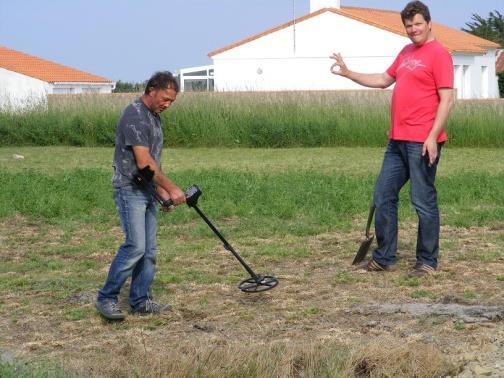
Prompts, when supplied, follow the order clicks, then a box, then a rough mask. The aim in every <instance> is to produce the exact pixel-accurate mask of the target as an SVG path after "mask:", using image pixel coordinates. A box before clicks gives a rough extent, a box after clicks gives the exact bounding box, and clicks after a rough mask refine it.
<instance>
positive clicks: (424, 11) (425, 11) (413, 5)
mask: <svg viewBox="0 0 504 378" xmlns="http://www.w3.org/2000/svg"><path fill="white" fill-rule="evenodd" d="M417 14H421V15H422V16H423V18H424V20H425V21H427V22H430V20H431V16H430V12H429V8H428V7H427V5H425V4H424V3H422V2H421V1H410V2H409V3H408V4H406V6H405V7H404V9H403V10H402V12H401V19H402V22H403V25H404V22H405V21H406V20H411V19H412V18H413V17H415V15H417Z"/></svg>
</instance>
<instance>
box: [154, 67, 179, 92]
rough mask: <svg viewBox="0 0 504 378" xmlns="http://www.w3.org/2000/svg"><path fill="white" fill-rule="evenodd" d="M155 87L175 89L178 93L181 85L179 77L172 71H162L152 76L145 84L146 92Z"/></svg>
mask: <svg viewBox="0 0 504 378" xmlns="http://www.w3.org/2000/svg"><path fill="white" fill-rule="evenodd" d="M153 89H173V90H175V92H177V93H178V92H179V90H180V87H179V83H178V80H177V78H176V77H175V76H173V74H172V73H171V72H170V71H161V72H156V73H155V74H154V75H152V76H151V78H150V79H149V81H148V82H147V85H146V86H145V94H148V93H149V92H150V91H151V90H153Z"/></svg>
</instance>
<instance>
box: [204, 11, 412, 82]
mask: <svg viewBox="0 0 504 378" xmlns="http://www.w3.org/2000/svg"><path fill="white" fill-rule="evenodd" d="M295 30H296V39H295V41H294V27H292V26H291V27H288V28H285V29H282V30H279V31H277V32H274V33H270V34H267V35H265V36H263V37H261V38H259V39H256V40H254V41H251V42H249V43H247V44H244V45H241V46H238V47H236V48H234V49H231V50H227V51H224V52H222V53H220V54H217V55H214V56H213V60H214V68H215V88H216V90H218V91H248V90H250V91H257V90H259V91H276V90H325V89H363V87H362V86H359V85H358V84H355V83H354V82H352V81H350V80H348V79H345V78H341V77H339V76H336V75H333V74H331V73H330V72H329V69H330V66H331V64H332V62H333V61H332V60H330V59H329V56H330V55H331V54H332V53H333V52H340V53H341V54H342V55H343V58H344V59H345V62H346V63H347V65H348V67H350V68H351V69H352V70H355V71H361V72H370V73H371V72H383V71H384V70H386V69H387V68H388V66H389V65H390V64H391V63H392V61H393V59H394V58H395V56H396V54H397V53H398V52H399V51H400V50H401V49H402V48H403V47H404V45H405V44H406V43H408V41H409V40H408V39H407V38H405V37H402V36H400V35H396V34H393V33H390V32H387V31H384V30H382V29H379V28H376V27H374V26H371V25H368V24H365V23H361V22H357V21H355V20H353V19H350V18H347V17H342V16H340V15H338V14H335V13H331V12H325V13H322V14H320V15H318V16H316V17H312V18H309V19H307V20H305V21H303V22H300V23H298V24H297V25H296V26H295ZM348 30H352V32H351V33H348V32H346V31H348ZM342 31H345V32H342Z"/></svg>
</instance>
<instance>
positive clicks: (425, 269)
mask: <svg viewBox="0 0 504 378" xmlns="http://www.w3.org/2000/svg"><path fill="white" fill-rule="evenodd" d="M434 273H436V269H435V268H433V267H432V266H430V265H427V264H424V263H421V262H417V263H416V264H415V266H414V267H413V270H411V271H410V272H409V273H408V277H410V278H413V277H424V276H429V275H432V274H434Z"/></svg>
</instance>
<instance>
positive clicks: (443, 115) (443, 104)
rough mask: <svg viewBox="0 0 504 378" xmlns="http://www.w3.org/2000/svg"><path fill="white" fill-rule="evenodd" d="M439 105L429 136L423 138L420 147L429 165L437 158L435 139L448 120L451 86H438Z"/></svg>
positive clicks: (451, 94) (451, 102)
mask: <svg viewBox="0 0 504 378" xmlns="http://www.w3.org/2000/svg"><path fill="white" fill-rule="evenodd" d="M438 94H439V105H438V109H437V112H436V118H435V119H434V124H433V125H432V129H431V131H430V133H429V136H428V137H427V139H426V140H425V142H424V144H423V148H422V156H425V154H426V153H427V156H428V157H429V166H431V165H432V164H434V162H435V161H436V159H437V154H438V150H437V139H438V136H439V134H440V133H441V131H442V130H443V129H444V128H445V125H446V121H447V120H448V115H449V114H450V110H451V108H452V106H453V89H451V88H439V89H438Z"/></svg>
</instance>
